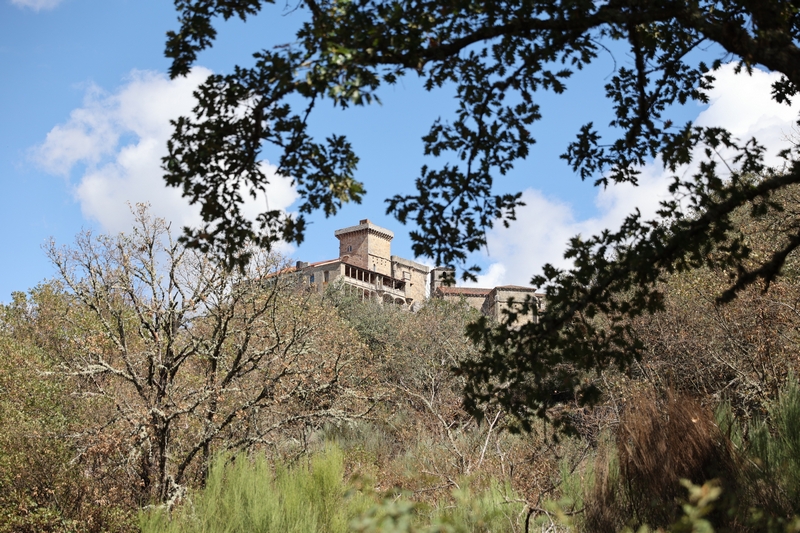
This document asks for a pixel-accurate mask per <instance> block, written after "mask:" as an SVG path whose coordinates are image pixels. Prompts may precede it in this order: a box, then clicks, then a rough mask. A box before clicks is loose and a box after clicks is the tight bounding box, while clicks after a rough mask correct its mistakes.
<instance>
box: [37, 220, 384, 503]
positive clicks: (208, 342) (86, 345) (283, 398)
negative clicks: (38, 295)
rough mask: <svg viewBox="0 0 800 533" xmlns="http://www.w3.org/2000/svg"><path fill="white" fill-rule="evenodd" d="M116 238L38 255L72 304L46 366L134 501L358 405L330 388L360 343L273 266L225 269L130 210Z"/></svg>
mask: <svg viewBox="0 0 800 533" xmlns="http://www.w3.org/2000/svg"><path fill="white" fill-rule="evenodd" d="M136 215H137V216H136V218H137V226H136V227H135V228H134V229H133V231H132V232H130V233H129V234H120V235H118V236H113V237H112V236H106V235H100V236H95V235H92V234H90V233H85V234H82V235H80V236H79V237H78V239H77V240H76V243H75V245H74V246H72V247H58V246H56V245H55V244H51V245H50V246H49V247H48V254H49V256H50V258H51V260H52V261H53V263H54V265H55V266H56V268H57V269H58V272H59V274H60V277H61V279H62V281H63V283H64V285H65V287H66V289H67V295H68V297H70V298H71V299H72V303H71V306H70V307H71V308H73V311H72V312H70V313H69V314H68V316H67V317H66V321H67V323H68V325H72V326H74V324H69V323H70V322H76V321H83V320H82V317H88V318H89V319H90V321H91V322H90V325H91V327H71V328H70V330H71V331H73V334H72V335H71V336H70V337H71V338H69V339H66V340H65V341H66V342H67V343H68V349H67V350H64V353H63V357H62V358H61V364H60V367H59V368H58V369H56V370H54V371H53V372H55V373H57V374H58V375H62V376H68V377H70V378H72V379H73V380H74V390H75V391H76V393H77V394H79V395H81V396H85V397H87V398H88V399H90V400H91V401H92V402H93V405H94V406H95V417H94V418H95V421H96V424H95V425H93V426H92V427H89V428H85V430H84V431H83V432H82V435H80V436H78V437H79V438H80V439H81V440H83V446H84V448H89V447H92V446H96V445H98V442H99V440H102V441H103V442H106V443H109V442H113V443H114V444H112V445H108V446H106V448H107V449H108V451H109V453H112V454H113V455H114V456H115V457H116V458H117V460H118V461H119V462H120V464H121V467H122V468H123V471H124V472H127V474H128V475H129V476H130V479H131V483H132V484H134V485H135V486H136V487H137V489H138V492H139V494H140V495H141V497H142V499H143V500H144V501H147V500H148V499H154V500H156V501H169V500H170V499H174V498H175V497H176V496H179V495H180V494H181V493H182V490H183V487H184V486H186V485H187V484H188V483H189V482H190V481H193V480H197V479H199V480H201V481H202V479H203V477H204V475H205V472H206V468H207V465H208V461H209V459H210V457H211V455H212V453H213V452H214V451H215V450H217V451H219V450H241V449H248V448H252V447H264V446H273V445H275V443H276V442H283V441H285V440H287V439H291V438H294V439H295V441H299V440H302V439H301V437H302V435H303V431H304V430H305V428H308V427H316V426H318V425H320V424H321V423H322V422H323V421H331V420H337V419H338V420H347V419H351V418H354V417H357V416H358V415H359V411H358V409H360V408H363V409H364V410H366V409H368V408H369V405H368V404H364V403H359V402H360V400H357V397H356V396H348V395H346V394H344V393H345V392H346V391H347V390H348V384H349V383H351V378H352V377H353V375H354V374H356V373H358V372H359V371H360V368H361V366H360V365H355V364H354V363H355V362H356V361H357V360H358V358H359V357H360V356H361V354H362V347H361V344H360V343H359V342H357V341H356V339H355V337H354V336H353V335H352V333H351V330H350V328H348V327H346V326H345V325H343V324H342V323H341V322H340V321H338V322H337V321H336V320H335V319H334V317H335V312H331V311H330V310H326V309H325V308H324V307H323V306H322V304H321V303H320V302H319V301H317V300H315V298H314V295H313V293H311V292H309V291H308V290H306V289H305V288H304V287H303V286H302V285H299V286H298V283H297V280H296V278H294V277H293V276H291V275H277V274H278V273H279V270H280V267H281V262H280V261H277V260H276V259H275V257H274V256H272V255H270V254H266V253H264V252H259V253H256V254H253V257H252V258H251V260H250V262H249V263H248V265H247V268H246V269H244V270H243V271H240V270H233V271H230V270H226V269H224V268H221V267H220V266H219V264H217V263H215V262H213V261H211V259H210V258H209V257H207V256H206V255H204V254H202V253H200V252H198V251H196V250H191V249H187V248H186V247H185V246H184V245H182V244H180V243H179V242H177V240H176V239H174V238H172V236H171V233H170V231H169V226H168V225H167V224H166V223H165V222H164V221H163V220H160V219H153V218H151V217H150V216H149V215H148V213H147V210H146V208H145V207H143V206H139V207H138V209H137V211H136Z"/></svg>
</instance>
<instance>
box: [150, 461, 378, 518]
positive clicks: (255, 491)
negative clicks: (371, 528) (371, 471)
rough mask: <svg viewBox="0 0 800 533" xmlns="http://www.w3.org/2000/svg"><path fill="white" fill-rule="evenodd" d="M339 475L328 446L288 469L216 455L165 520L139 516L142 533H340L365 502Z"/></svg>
mask: <svg viewBox="0 0 800 533" xmlns="http://www.w3.org/2000/svg"><path fill="white" fill-rule="evenodd" d="M343 475H344V470H343V457H342V453H341V451H339V450H338V449H337V448H334V447H329V448H327V449H326V450H325V451H324V452H322V453H318V454H315V455H312V456H311V457H309V458H308V459H306V458H303V459H301V460H300V461H299V462H298V463H297V464H295V465H293V466H291V467H290V466H287V465H285V464H282V463H278V464H277V465H275V466H274V468H273V464H272V463H271V462H270V461H269V460H268V458H267V457H266V456H265V455H263V454H255V455H253V456H251V457H248V456H247V455H246V454H239V455H236V456H233V457H228V456H220V457H218V458H217V459H216V460H215V462H214V464H213V466H212V467H211V469H210V471H209V476H208V480H207V483H206V486H205V488H203V489H202V490H200V491H197V492H196V493H193V494H192V495H191V497H190V498H189V500H188V501H187V503H185V504H184V505H182V506H181V507H180V508H178V509H176V510H175V511H174V512H173V513H172V514H171V515H170V513H169V512H168V511H166V510H165V509H163V508H158V509H153V510H150V511H147V512H145V513H143V514H142V517H141V525H142V531H143V533H156V532H159V533H180V532H189V531H206V532H209V533H214V532H223V531H248V532H253V533H258V532H272V531H286V532H287V533H289V532H292V533H305V532H308V533H310V532H316V531H326V532H329V533H339V532H341V533H344V532H345V531H347V530H348V528H347V524H348V521H349V520H351V519H353V518H354V517H355V516H358V514H359V513H360V512H362V511H364V510H365V509H366V508H367V507H368V506H369V504H370V502H369V501H368V500H367V499H366V498H365V497H364V496H363V495H360V494H359V493H357V492H355V491H352V490H351V489H350V488H349V486H348V483H346V482H345V481H344V479H343ZM348 491H349V492H348Z"/></svg>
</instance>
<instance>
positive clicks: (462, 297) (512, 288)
mask: <svg viewBox="0 0 800 533" xmlns="http://www.w3.org/2000/svg"><path fill="white" fill-rule="evenodd" d="M454 273H455V272H454V270H453V269H452V268H448V267H436V268H434V269H433V270H432V271H431V280H430V287H431V288H430V293H431V298H440V299H442V300H446V301H449V302H461V303H464V304H466V305H468V306H470V307H472V308H473V309H476V310H477V311H480V312H481V313H482V314H484V315H486V316H488V317H490V318H493V319H494V320H497V321H500V320H501V319H502V318H503V316H504V313H503V311H504V310H512V309H514V310H519V309H520V308H521V307H522V304H523V302H524V301H525V300H526V299H527V298H528V297H531V298H535V299H536V307H537V309H539V310H543V309H544V294H542V293H537V292H536V289H534V288H533V287H522V286H519V285H503V286H500V287H494V288H492V289H488V288H480V287H454V286H453V282H454V281H455V280H454ZM535 319H536V314H535V313H528V314H526V315H524V316H520V317H518V318H517V321H516V324H525V323H527V322H530V321H532V320H535Z"/></svg>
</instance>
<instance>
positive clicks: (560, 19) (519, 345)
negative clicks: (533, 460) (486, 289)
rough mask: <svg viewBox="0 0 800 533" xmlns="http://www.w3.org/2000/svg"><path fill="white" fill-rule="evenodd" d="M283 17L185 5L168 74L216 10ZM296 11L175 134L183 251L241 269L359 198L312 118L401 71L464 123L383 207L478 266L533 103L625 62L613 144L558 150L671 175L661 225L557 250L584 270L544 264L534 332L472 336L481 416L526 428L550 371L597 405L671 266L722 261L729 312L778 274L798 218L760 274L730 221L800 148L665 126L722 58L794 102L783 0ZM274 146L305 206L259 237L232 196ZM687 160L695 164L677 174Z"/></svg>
mask: <svg viewBox="0 0 800 533" xmlns="http://www.w3.org/2000/svg"><path fill="white" fill-rule="evenodd" d="M270 3H271V2H269V1H267V0H234V1H229V0H224V1H223V0H176V1H175V5H176V8H177V10H178V12H179V19H180V28H179V29H178V30H177V31H173V32H170V33H169V34H168V39H167V47H166V54H167V56H168V57H169V58H171V59H172V61H173V63H172V67H171V70H170V74H171V75H172V76H173V77H174V76H180V75H185V74H186V73H187V72H188V71H189V69H190V68H191V66H192V64H193V63H194V61H195V60H196V58H197V56H198V53H200V52H201V51H202V50H204V49H207V48H208V47H210V46H211V45H212V44H213V41H214V39H215V37H216V30H215V24H217V23H218V20H217V17H221V18H224V19H228V18H230V17H234V16H236V17H239V18H241V19H243V20H245V19H248V18H249V17H252V16H255V15H256V14H257V13H258V12H259V11H260V10H261V9H262V7H264V6H265V5H267V4H270ZM301 8H307V15H306V18H304V19H302V27H301V29H300V30H299V31H298V32H297V36H296V40H295V41H294V42H292V43H287V44H282V45H280V46H276V47H273V48H265V49H263V50H262V51H260V52H257V53H256V54H255V56H254V57H255V63H254V65H252V66H248V67H245V66H237V67H236V68H235V69H234V70H233V72H232V73H231V74H227V75H212V76H210V77H209V78H208V79H207V81H206V82H205V83H204V84H203V85H202V86H201V87H200V88H199V90H198V93H197V106H196V108H195V109H194V111H193V114H192V116H189V117H182V118H180V119H178V120H177V121H176V122H175V129H174V133H173V136H172V139H171V140H170V142H169V154H168V155H167V156H166V157H165V158H164V161H163V163H164V169H165V170H166V176H165V179H166V181H167V183H168V184H170V185H173V186H176V187H180V188H181V189H182V190H183V194H184V195H185V196H187V197H188V198H189V199H190V200H191V201H192V202H197V203H200V204H201V205H202V213H203V226H202V227H200V228H195V229H191V230H189V231H188V233H187V234H186V238H187V242H188V243H189V244H190V245H191V246H195V247H198V248H200V249H202V250H208V251H212V252H214V253H216V254H217V255H219V256H221V257H223V258H225V259H226V260H227V261H228V262H231V263H235V262H237V261H238V260H239V258H246V257H247V255H248V253H249V248H246V245H247V244H248V243H250V242H256V243H258V244H261V245H265V246H268V245H269V244H271V243H272V242H274V240H275V239H278V238H285V239H288V240H294V241H298V242H299V241H300V240H301V239H302V235H303V231H304V229H305V219H304V215H305V214H306V213H309V212H312V211H314V210H317V209H321V210H322V211H323V212H324V213H325V214H326V215H330V214H333V213H335V212H336V211H337V210H338V209H339V207H340V206H341V205H342V203H344V202H347V201H360V199H361V197H362V195H363V192H364V188H363V186H362V184H361V183H359V182H358V181H356V179H355V166H356V163H357V156H356V155H355V153H354V152H353V150H352V147H351V146H350V145H349V143H348V141H347V140H346V139H345V138H344V137H342V136H339V135H336V134H333V135H331V136H330V137H328V138H327V139H326V140H325V141H324V142H320V141H316V140H314V139H313V138H312V137H311V135H310V133H309V129H308V127H309V126H308V117H309V115H310V114H311V113H312V111H313V108H314V107H315V105H317V103H318V102H319V101H320V100H329V101H331V102H333V104H334V105H336V106H340V107H342V108H345V107H348V106H350V105H365V104H369V103H371V102H373V101H376V100H377V99H378V96H379V90H380V88H381V86H384V85H392V84H395V83H397V82H398V80H400V79H401V78H402V77H403V76H405V75H416V76H418V77H420V78H421V79H422V80H423V83H424V86H425V88H426V89H427V90H430V91H433V90H438V89H441V88H443V87H445V86H448V87H451V86H455V93H456V105H457V110H456V112H455V116H454V117H453V119H452V120H447V119H445V118H438V119H436V120H435V121H434V123H433V125H432V126H431V129H430V131H429V133H428V134H427V135H425V136H424V138H423V142H424V152H425V154H426V155H430V156H434V157H439V156H441V157H442V162H441V164H440V165H439V166H428V165H425V166H423V167H422V169H421V171H420V174H419V177H418V178H417V181H416V188H417V190H416V192H415V193H413V194H409V195H405V196H403V195H398V196H395V197H393V198H391V199H389V200H388V210H389V212H391V213H393V214H394V215H395V216H396V217H397V218H398V219H399V220H400V221H401V222H403V223H405V222H407V221H413V222H414V223H415V224H416V225H417V227H418V229H417V230H415V231H413V232H412V234H411V237H412V239H413V241H414V251H415V253H416V254H418V255H426V256H429V257H432V258H433V259H434V260H435V261H436V262H437V263H438V264H454V263H456V262H461V261H464V260H466V258H467V254H468V253H469V252H473V251H475V250H478V249H479V248H480V247H482V246H483V245H484V244H485V243H486V231H487V230H488V229H489V228H491V227H493V225H494V224H497V223H502V224H508V223H509V222H510V221H513V220H514V218H515V210H516V208H517V207H518V206H519V205H520V194H514V193H510V194H497V192H496V191H495V187H494V185H495V184H494V181H495V179H497V178H498V177H500V176H502V175H504V174H506V173H508V172H509V171H510V170H511V169H512V168H513V167H514V164H515V163H516V162H517V161H518V160H520V159H524V158H526V157H527V156H528V154H529V149H530V146H531V145H532V144H533V143H534V136H533V134H532V133H531V126H532V124H533V123H534V122H535V121H536V120H538V119H539V118H540V116H541V113H542V110H541V109H540V107H539V105H538V103H537V101H536V100H535V97H536V93H537V92H541V91H552V92H554V93H564V92H565V91H566V89H567V87H568V83H569V78H570V76H571V75H572V74H573V73H574V72H575V71H576V70H580V69H583V68H584V67H585V66H586V65H588V64H589V63H591V62H592V61H594V60H595V59H596V58H597V57H598V56H599V55H600V53H601V51H603V50H612V49H613V50H620V51H623V50H625V52H621V53H622V54H625V53H627V54H628V55H629V57H630V58H631V62H632V64H630V65H628V64H626V65H620V66H618V67H617V68H616V70H615V71H614V73H613V74H612V75H611V77H610V79H609V80H607V81H606V80H604V81H602V82H601V81H599V80H598V83H604V86H605V93H606V96H607V98H608V100H609V102H610V106H611V108H612V110H613V113H614V117H613V120H612V121H611V124H610V126H611V130H612V135H613V137H612V138H611V139H605V138H603V137H602V136H601V134H600V133H599V132H598V130H597V129H596V127H595V125H594V124H593V123H592V122H587V123H586V124H585V125H584V126H583V127H582V128H581V129H580V131H579V132H578V133H577V137H576V139H575V140H574V141H573V142H572V143H570V144H569V146H567V148H566V150H565V152H564V154H563V156H562V157H563V158H564V159H565V160H566V162H567V163H568V164H569V165H570V166H571V167H572V169H573V170H574V171H575V172H577V173H578V174H579V175H580V176H581V178H582V179H589V178H593V179H595V183H596V184H598V185H603V186H606V185H609V184H613V183H619V182H631V183H636V181H637V177H638V174H639V169H640V168H641V166H642V165H644V164H645V163H646V162H648V161H650V160H652V159H653V158H656V157H658V158H659V160H660V162H661V163H662V164H663V166H664V168H665V169H666V170H667V171H668V172H670V173H672V174H674V178H673V183H672V186H671V192H672V197H670V198H669V199H668V200H665V201H664V202H663V203H662V207H661V209H660V211H659V213H658V216H657V217H656V219H654V220H643V219H642V217H641V216H640V214H639V213H638V212H637V213H632V214H631V215H630V216H629V217H628V218H627V219H626V220H625V221H624V223H623V224H622V226H621V227H620V228H619V230H617V231H607V232H604V233H602V234H601V235H598V236H594V237H588V238H579V237H576V238H574V239H572V241H571V242H570V244H569V248H568V250H567V253H566V256H567V257H568V258H570V259H572V260H573V261H574V264H575V267H574V269H573V270H570V271H561V270H558V269H556V268H553V267H551V266H548V267H546V268H545V269H544V275H542V276H537V277H536V278H534V279H533V284H534V285H537V286H540V287H542V286H546V291H547V301H548V308H547V310H546V311H545V313H544V314H543V316H542V317H541V320H539V321H538V322H532V323H530V324H525V325H524V326H522V327H519V328H514V327H512V326H513V321H512V320H510V319H509V320H507V321H506V322H505V323H503V324H501V325H499V326H493V325H491V324H489V323H487V322H480V323H478V324H477V325H476V326H475V327H474V328H473V329H472V330H471V336H472V338H473V339H474V340H475V341H476V342H477V343H478V344H479V345H480V347H481V351H482V353H483V357H482V358H481V359H480V360H477V361H470V362H469V363H468V364H465V365H464V366H463V370H464V371H465V372H466V373H468V374H469V375H470V376H471V378H472V380H471V383H470V386H469V388H468V389H467V397H468V399H469V404H468V406H469V407H470V409H472V410H473V411H477V410H478V409H479V407H478V405H480V404H482V403H483V402H485V401H488V400H491V401H495V402H497V403H499V404H500V405H502V406H503V407H504V408H505V409H507V410H509V411H511V412H513V413H514V414H516V415H517V416H518V417H519V418H520V420H522V421H523V422H524V423H523V427H524V428H526V429H528V428H529V427H530V426H529V424H528V421H529V420H530V419H531V418H532V417H536V416H538V417H544V416H547V414H548V407H549V406H550V405H551V404H552V402H551V395H552V391H551V390H549V389H550V386H549V385H548V383H549V382H546V383H543V381H542V376H545V375H546V374H548V373H553V374H554V375H555V379H556V381H558V382H559V383H561V386H560V390H573V391H574V392H575V394H576V396H577V397H578V398H579V400H580V401H581V402H583V403H592V402H594V401H596V399H597V397H598V394H597V388H596V386H595V384H594V383H593V382H592V381H585V380H583V371H585V370H593V369H603V368H607V367H610V366H620V367H623V368H625V367H628V366H629V365H630V364H631V363H632V362H633V361H634V360H635V359H637V358H638V357H639V356H640V355H641V350H642V345H641V343H639V342H637V340H636V339H635V338H633V337H632V335H631V330H630V327H629V325H628V322H627V321H628V319H629V318H630V317H632V316H634V317H635V316H637V315H640V314H642V313H652V312H654V311H656V310H658V309H660V308H661V305H662V304H661V302H662V298H663V291H662V289H661V288H660V287H659V284H658V282H659V281H660V280H661V279H662V276H663V274H664V273H671V272H674V271H686V270H691V269H693V268H696V267H698V266H700V265H709V264H711V265H715V266H720V267H723V268H728V269H730V271H731V272H732V278H731V280H730V281H729V283H727V284H726V286H725V287H724V288H723V290H722V293H721V295H719V296H721V298H722V299H723V300H726V301H727V300H730V299H731V298H733V297H734V296H735V295H736V293H737V292H738V291H740V290H741V289H742V288H744V287H746V286H748V285H751V284H753V283H754V282H756V281H759V280H763V281H764V282H766V283H767V284H768V283H769V282H771V281H772V280H773V279H774V278H775V276H776V275H777V274H778V272H779V271H780V270H781V268H782V266H783V264H784V262H785V260H786V257H787V255H788V254H789V253H790V252H791V251H792V250H794V249H795V248H797V246H798V245H800V233H798V230H797V225H794V224H793V225H791V226H790V227H788V228H787V229H788V230H789V231H788V233H787V234H786V235H785V239H784V240H783V241H782V243H781V245H780V246H779V247H778V248H777V249H775V250H774V251H773V252H772V253H770V254H767V255H765V256H763V257H760V258H755V259H754V261H753V262H752V263H747V262H746V259H747V258H748V257H750V258H752V256H751V255H750V253H749V252H750V250H749V248H748V246H747V245H746V244H745V243H744V242H742V240H741V239H733V240H730V241H727V242H726V239H727V236H728V233H729V231H730V230H731V229H734V228H735V227H736V222H735V220H734V219H733V218H732V214H733V213H734V212H735V211H736V210H737V209H738V208H740V207H742V206H748V208H752V210H753V212H754V214H757V215H763V214H764V213H767V212H776V211H780V207H779V206H777V205H776V204H775V203H773V202H772V195H773V194H774V193H776V192H777V191H780V190H781V189H783V188H784V187H786V186H787V185H790V184H793V183H798V182H800V167H798V164H797V162H796V160H795V159H794V155H793V151H794V147H792V146H791V145H787V150H786V151H785V152H784V154H783V155H784V156H785V157H786V158H787V161H786V166H785V168H783V169H778V171H775V170H773V169H767V168H765V165H764V157H763V156H764V148H763V146H761V145H760V144H759V143H758V140H757V139H738V138H736V137H735V136H733V135H732V134H731V133H729V132H727V131H725V130H723V129H721V128H718V127H714V126H708V127H704V126H694V125H692V124H691V123H688V124H678V123H676V122H675V121H674V120H673V116H674V115H673V114H672V112H673V109H674V108H675V107H676V106H678V105H683V104H687V103H691V102H707V101H708V91H709V89H710V88H711V87H712V86H713V83H714V70H715V69H717V68H718V67H719V66H720V65H721V62H722V61H723V60H729V61H737V62H738V63H737V70H738V71H741V72H749V71H750V69H752V68H753V67H754V66H756V65H763V66H764V67H766V68H767V69H769V70H771V71H774V72H778V73H781V74H782V75H783V76H782V78H781V79H780V80H779V81H778V82H776V83H775V84H774V85H773V87H772V97H773V99H774V100H776V101H777V102H788V101H789V100H790V99H791V98H792V97H793V96H795V94H796V92H797V89H798V87H800V69H798V67H797V65H798V64H800V61H798V57H800V49H798V34H799V32H800V10H798V8H797V6H796V5H795V4H793V3H791V2H789V3H787V2H785V1H782V0H765V1H763V2H757V3H753V2H750V1H745V0H724V1H722V2H719V1H711V0H702V1H687V0H669V1H666V2H665V1H663V0H645V1H641V0H637V1H631V0H614V1H609V2H590V1H584V0H558V1H550V0H547V1H544V0H524V1H492V2H484V3H475V2H471V1H467V0H454V1H451V2H448V3H447V4H446V5H443V4H442V3H441V2H438V1H437V2H433V1H422V0H419V1H411V2H399V1H383V0H364V1H359V2H352V1H350V0H324V1H318V0H306V1H305V2H302V3H300V4H298V10H301ZM713 45H716V47H715V46H713ZM699 50H703V51H704V53H702V54H700V53H696V52H697V51H699ZM709 56H711V57H712V59H710V60H709V61H708V62H705V61H704V59H708V58H709ZM265 145H271V146H274V147H275V148H276V149H277V150H279V153H280V155H279V158H278V161H279V162H278V172H279V173H281V174H283V175H288V176H291V177H292V178H293V180H294V182H295V184H296V185H297V187H298V191H299V193H300V196H301V198H302V199H303V202H302V203H301V206H300V215H299V216H298V217H297V218H291V217H289V216H287V215H284V214H281V213H279V212H275V211H272V212H268V213H263V214H262V215H261V217H260V218H259V219H258V221H257V223H256V224H255V225H253V224H252V223H251V222H250V221H248V220H247V219H246V218H245V217H244V216H243V212H242V210H241V204H242V199H243V197H244V196H245V195H246V194H254V193H255V192H256V191H259V190H263V188H264V187H265V185H266V182H267V177H266V175H265V174H264V172H263V169H262V168H261V164H260V161H259V155H260V154H261V151H262V149H264V146H265ZM689 163H693V164H694V165H695V167H693V168H695V170H693V171H690V172H684V169H685V168H686V166H687V165H688V164H689ZM753 175H758V176H759V178H758V179H756V180H754V179H752V176H753ZM714 250H719V251H720V253H718V254H712V252H713V251H714ZM622 294H625V295H626V297H625V298H620V297H619V296H620V295H622ZM598 317H602V318H603V320H602V321H599V322H598V321H597V320H596V318H598ZM565 363H566V364H565ZM557 422H563V421H557Z"/></svg>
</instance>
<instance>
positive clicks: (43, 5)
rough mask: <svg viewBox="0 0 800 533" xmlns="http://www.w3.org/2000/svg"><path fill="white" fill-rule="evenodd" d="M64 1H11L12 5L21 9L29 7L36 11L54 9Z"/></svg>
mask: <svg viewBox="0 0 800 533" xmlns="http://www.w3.org/2000/svg"><path fill="white" fill-rule="evenodd" d="M61 2H62V0H11V3H12V4H14V5H15V6H19V7H27V8H29V9H33V10H34V11H41V10H42V9H53V8H54V7H56V6H57V5H58V4H60V3H61Z"/></svg>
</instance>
